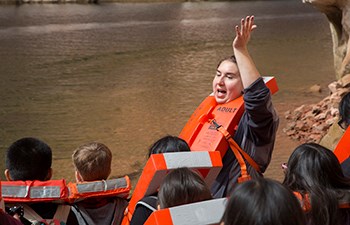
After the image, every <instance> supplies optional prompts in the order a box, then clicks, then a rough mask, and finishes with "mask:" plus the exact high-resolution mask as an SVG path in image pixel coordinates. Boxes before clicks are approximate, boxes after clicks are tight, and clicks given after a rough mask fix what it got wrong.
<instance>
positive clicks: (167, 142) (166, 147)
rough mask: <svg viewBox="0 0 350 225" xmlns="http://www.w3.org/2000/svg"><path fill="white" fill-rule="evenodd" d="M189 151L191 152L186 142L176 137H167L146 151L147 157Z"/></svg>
mask: <svg viewBox="0 0 350 225" xmlns="http://www.w3.org/2000/svg"><path fill="white" fill-rule="evenodd" d="M189 151H191V150H190V147H189V146H188V144H187V143H186V141H184V140H183V139H181V138H179V137H176V136H170V135H167V136H165V137H162V138H161V139H159V140H158V141H156V142H154V143H153V144H152V146H151V147H150V148H149V150H148V157H150V156H151V155H152V154H159V153H168V152H189Z"/></svg>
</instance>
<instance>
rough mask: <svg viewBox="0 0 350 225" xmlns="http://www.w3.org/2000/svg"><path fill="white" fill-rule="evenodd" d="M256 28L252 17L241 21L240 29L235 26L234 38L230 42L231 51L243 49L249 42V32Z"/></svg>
mask: <svg viewBox="0 0 350 225" xmlns="http://www.w3.org/2000/svg"><path fill="white" fill-rule="evenodd" d="M256 27H257V26H256V25H255V24H254V16H247V17H246V18H245V19H244V18H242V19H241V27H239V26H238V25H236V27H235V30H236V37H235V39H234V40H233V42H232V47H233V49H244V48H246V47H247V44H248V42H249V40H250V34H251V32H252V31H253V30H254V29H255V28H256Z"/></svg>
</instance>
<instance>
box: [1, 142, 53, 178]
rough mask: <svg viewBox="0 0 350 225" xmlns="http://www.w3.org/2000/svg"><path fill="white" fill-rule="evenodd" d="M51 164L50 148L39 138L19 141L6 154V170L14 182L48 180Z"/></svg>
mask: <svg viewBox="0 0 350 225" xmlns="http://www.w3.org/2000/svg"><path fill="white" fill-rule="evenodd" d="M51 163H52V151H51V148H50V146H48V145H47V144H46V143H45V142H43V141H41V140H39V139H37V138H32V137H26V138H22V139H19V140H17V141H15V142H14V143H13V144H12V145H11V146H10V147H9V148H8V149H7V152H6V168H7V169H8V170H9V174H10V176H11V179H12V180H41V181H44V180H47V179H48V177H47V176H48V173H49V170H50V169H51Z"/></svg>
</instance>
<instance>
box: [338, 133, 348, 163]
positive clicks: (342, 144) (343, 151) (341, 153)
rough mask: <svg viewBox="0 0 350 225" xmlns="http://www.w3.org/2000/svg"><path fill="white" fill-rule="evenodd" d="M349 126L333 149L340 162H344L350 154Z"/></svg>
mask: <svg viewBox="0 0 350 225" xmlns="http://www.w3.org/2000/svg"><path fill="white" fill-rule="evenodd" d="M349 146H350V126H349V127H348V128H347V129H346V131H345V133H344V134H343V136H342V138H341V139H340V140H339V142H338V144H337V146H336V147H335V149H334V154H335V155H336V156H337V158H338V160H339V162H340V163H342V162H344V161H345V160H346V159H347V158H349V156H350V147H349Z"/></svg>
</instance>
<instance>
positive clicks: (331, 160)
mask: <svg viewBox="0 0 350 225" xmlns="http://www.w3.org/2000/svg"><path fill="white" fill-rule="evenodd" d="M287 167H288V168H287V170H286V174H285V178H284V181H283V184H284V185H285V186H287V187H289V188H290V189H291V190H292V191H296V192H299V193H300V194H301V195H302V196H303V197H304V198H307V196H308V198H309V199H310V200H311V211H310V213H308V217H309V219H311V224H322V225H336V224H342V223H341V222H340V221H339V220H341V218H343V216H342V215H341V214H340V213H341V210H339V209H338V197H339V195H340V194H341V192H340V191H341V189H347V190H349V189H350V180H349V179H348V178H346V177H345V176H344V174H343V171H342V169H341V166H340V164H339V161H338V159H337V157H336V156H335V155H334V153H333V152H332V151H331V150H329V149H327V148H325V147H323V146H321V145H319V144H316V143H305V144H302V145H300V146H298V147H297V148H296V149H295V150H294V152H293V153H292V155H291V156H290V158H289V160H288V164H287Z"/></svg>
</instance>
